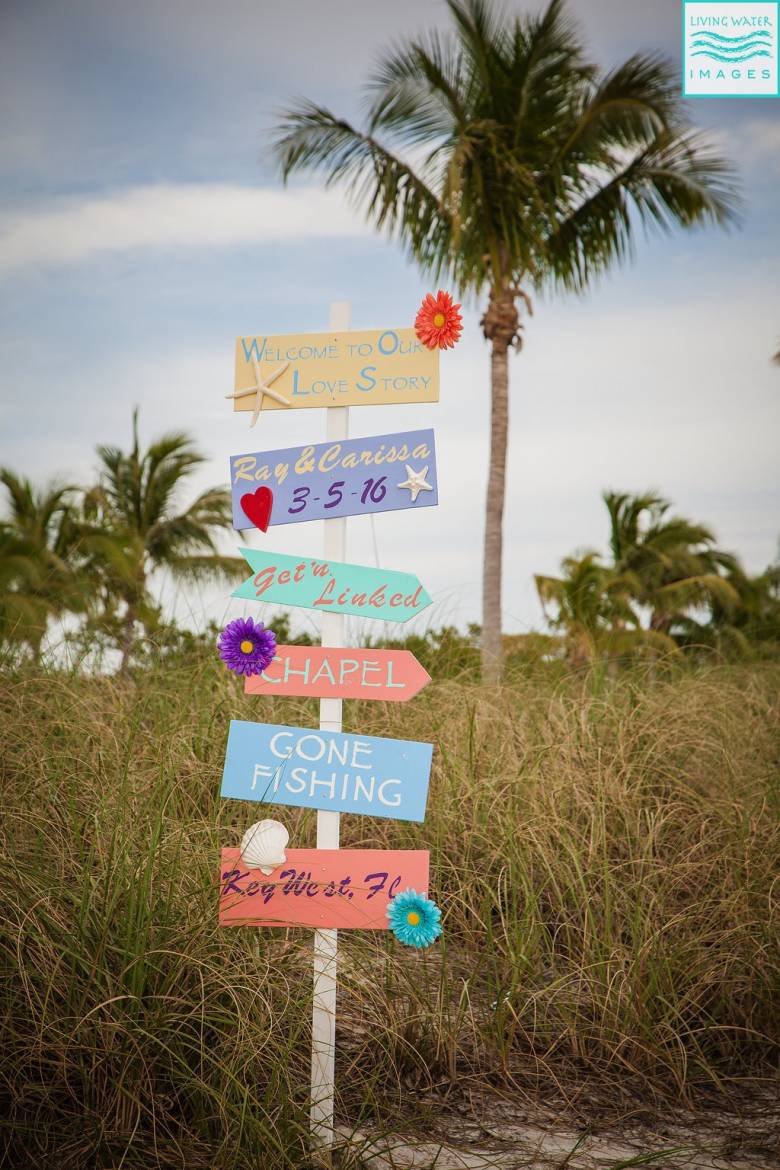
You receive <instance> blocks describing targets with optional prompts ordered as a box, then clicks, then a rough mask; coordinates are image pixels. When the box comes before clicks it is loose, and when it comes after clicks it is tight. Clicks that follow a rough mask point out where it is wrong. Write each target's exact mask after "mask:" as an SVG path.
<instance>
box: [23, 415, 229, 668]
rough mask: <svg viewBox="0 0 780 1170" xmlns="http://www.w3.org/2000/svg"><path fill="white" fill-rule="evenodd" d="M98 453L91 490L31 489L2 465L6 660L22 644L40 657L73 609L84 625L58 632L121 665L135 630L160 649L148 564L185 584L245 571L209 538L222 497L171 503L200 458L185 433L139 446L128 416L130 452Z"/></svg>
mask: <svg viewBox="0 0 780 1170" xmlns="http://www.w3.org/2000/svg"><path fill="white" fill-rule="evenodd" d="M98 454H99V456H100V460H101V473H100V478H99V480H98V482H97V483H96V484H95V485H94V486H92V487H89V488H81V487H75V486H67V487H64V486H59V485H56V484H55V485H51V486H49V487H47V488H44V489H43V490H42V491H40V492H38V491H36V489H35V488H34V487H33V485H32V484H30V483H29V481H27V480H25V479H22V478H20V477H18V476H16V475H15V474H14V473H13V472H12V471H10V470H8V469H4V470H2V471H0V483H2V485H3V486H4V487H5V489H6V497H7V503H8V510H9V516H8V518H7V519H6V520H4V521H2V522H0V649H3V650H5V651H6V653H10V655H11V657H13V655H14V651H15V649H16V648H18V647H19V646H24V645H26V646H27V647H29V649H30V651H31V652H32V656H33V657H34V658H35V659H38V658H39V657H40V653H41V644H42V642H43V638H44V636H45V633H46V630H47V627H48V626H49V624H50V621H51V620H52V619H57V618H62V617H63V616H65V615H69V614H76V615H79V616H80V617H82V618H83V624H82V626H81V628H80V629H79V630H78V631H77V632H74V631H73V630H69V631H67V632H66V634H65V640H66V642H67V643H68V644H69V646H70V647H71V649H73V648H74V647H75V648H77V650H78V653H79V658H80V659H81V658H84V657H87V656H88V655H90V654H91V656H92V657H93V658H95V656H96V655H97V657H98V658H100V655H101V653H104V652H106V651H107V650H109V649H110V648H112V647H118V648H119V649H120V650H121V652H122V667H123V668H126V667H127V666H128V665H129V663H130V660H131V657H132V656H133V655H134V654H135V653H136V651H137V643H136V639H137V634H138V630H139V628H140V629H141V630H142V631H143V633H144V635H145V637H146V639H147V640H148V639H149V638H152V644H153V645H154V646H156V647H158V648H162V647H163V646H164V645H166V646H168V648H170V644H171V640H172V633H171V628H170V627H167V626H166V623H165V621H164V619H163V615H162V613H161V610H160V607H159V605H158V604H157V602H156V601H155V599H154V596H153V593H152V589H151V578H152V575H153V574H154V573H155V572H158V571H161V570H163V571H165V572H167V573H170V574H172V575H173V576H174V577H175V578H178V579H183V580H185V581H203V580H213V579H217V580H224V579H226V578H227V579H230V578H239V577H241V576H242V575H243V574H244V572H245V566H244V562H243V560H241V558H240V557H225V556H223V555H222V554H221V553H220V552H219V549H218V546H217V537H218V535H219V533H220V532H221V531H222V530H224V529H226V528H230V527H231V522H232V515H231V507H230V493H229V492H228V491H226V490H224V489H222V488H210V489H208V490H206V491H204V492H201V494H200V495H199V496H197V498H196V499H195V500H194V501H193V502H192V503H191V504H189V506H187V507H185V508H183V509H182V508H181V507H180V505H179V499H178V497H179V496H180V493H181V489H182V487H183V486H184V485H185V483H186V481H187V479H188V478H189V477H190V476H191V475H192V474H193V472H195V471H197V469H198V468H199V467H200V466H201V465H202V464H203V462H204V457H203V456H202V455H201V454H200V453H199V452H198V451H197V450H196V449H195V447H194V446H193V443H192V441H191V439H189V438H188V437H187V435H185V434H183V433H178V432H177V433H174V434H170V435H164V436H163V437H162V438H160V439H157V440H155V441H154V442H153V443H152V444H151V445H150V447H149V448H148V449H147V450H146V451H142V450H141V448H140V445H139V440H138V416H137V412H135V414H134V415H133V445H132V448H131V450H130V451H129V452H124V451H122V450H121V449H120V448H118V447H106V446H101V447H99V448H98ZM177 637H178V638H179V641H181V640H182V638H184V635H178V636H177ZM174 640H175V639H174ZM193 644H194V643H193ZM149 649H150V648H149V646H147V648H146V650H144V651H142V652H141V654H140V656H139V657H140V658H141V659H143V658H144V657H148V654H149Z"/></svg>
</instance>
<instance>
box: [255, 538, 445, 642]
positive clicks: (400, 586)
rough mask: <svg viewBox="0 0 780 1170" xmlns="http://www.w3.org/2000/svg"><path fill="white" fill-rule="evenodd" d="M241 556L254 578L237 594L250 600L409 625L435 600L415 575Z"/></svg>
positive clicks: (267, 555)
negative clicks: (409, 622)
mask: <svg viewBox="0 0 780 1170" xmlns="http://www.w3.org/2000/svg"><path fill="white" fill-rule="evenodd" d="M326 523H328V524H329V523H331V521H326ZM333 523H334V524H335V523H336V521H333ZM341 523H343V521H341ZM241 555H242V557H243V558H244V560H245V561H246V562H247V564H248V565H249V567H250V569H251V570H252V573H253V575H252V576H251V577H250V578H249V579H248V580H247V581H244V583H243V585H239V586H238V588H237V589H234V590H233V596H234V597H244V598H246V599H247V600H249V601H276V602H280V603H281V604H282V605H296V606H300V607H301V608H302V609H318V610H320V612H322V613H333V614H342V613H350V614H355V615H356V616H358V617H370V618H379V619H382V620H384V621H389V622H408V621H409V619H410V618H412V617H414V615H415V614H417V613H420V611H421V610H423V609H425V608H426V606H428V605H430V604H431V601H432V600H433V598H432V597H430V596H429V594H428V593H426V592H425V590H424V589H423V587H422V585H421V584H420V582H419V580H418V579H417V577H414V576H413V575H412V574H411V573H398V572H396V571H395V570H392V569H373V568H369V567H368V566H367V565H345V564H343V563H341V562H337V561H335V560H329V559H325V560H319V561H315V560H308V559H306V558H305V557H295V556H289V555H288V554H286V553H274V552H266V551H265V550H263V551H259V550H258V549H254V548H242V549H241Z"/></svg>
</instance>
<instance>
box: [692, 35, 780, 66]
mask: <svg viewBox="0 0 780 1170" xmlns="http://www.w3.org/2000/svg"><path fill="white" fill-rule="evenodd" d="M690 48H691V49H695V50H696V51H695V52H691V53H690V56H691V57H709V58H710V59H711V60H712V61H723V62H725V63H726V64H727V65H736V64H738V63H739V62H740V61H749V60H750V59H751V58H752V57H770V56H771V55H772V54H771V48H772V34H771V33H770V32H769V30H766V31H761V32H753V33H748V34H747V36H736V37H727V36H724V34H723V33H716V32H709V31H702V32H698V33H696V34H695V36H694V38H693V40H692V41H691V42H690Z"/></svg>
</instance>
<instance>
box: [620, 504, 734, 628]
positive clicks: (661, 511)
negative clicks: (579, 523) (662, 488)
mask: <svg viewBox="0 0 780 1170" xmlns="http://www.w3.org/2000/svg"><path fill="white" fill-rule="evenodd" d="M603 498H604V502H605V504H606V505H607V511H608V512H609V519H610V541H609V542H610V548H611V551H612V561H613V564H612V570H613V572H615V573H617V574H623V575H626V574H628V575H630V576H631V578H632V579H633V581H634V582H635V589H634V598H635V600H636V601H637V602H638V603H639V604H640V605H642V606H646V607H648V608H649V609H650V628H651V629H652V630H655V631H657V632H659V633H662V634H671V632H672V629H673V627H674V626H675V624H676V623H679V622H680V621H687V620H688V618H689V611H690V610H691V609H695V608H696V607H700V606H707V605H711V604H713V603H717V604H719V605H720V606H721V607H725V608H726V609H733V608H734V607H735V606H736V605H737V604H738V603H739V595H738V592H737V590H736V588H735V586H734V584H733V583H732V582H731V581H729V580H728V579H727V577H725V576H723V575H722V574H723V573H724V572H725V573H727V574H728V573H731V572H734V571H736V570H737V567H738V566H737V561H736V558H735V557H734V556H732V555H731V554H730V553H727V552H724V551H722V550H721V549H718V548H717V547H716V546H715V537H714V535H713V533H712V532H711V531H710V529H709V528H706V527H705V526H704V525H703V524H696V523H694V522H693V521H691V520H686V519H685V517H682V516H670V515H668V513H669V509H670V507H671V504H670V502H669V501H668V500H665V499H663V497H661V496H659V495H656V494H655V493H653V492H646V493H644V494H642V495H630V494H628V493H620V492H605V493H604V497H603Z"/></svg>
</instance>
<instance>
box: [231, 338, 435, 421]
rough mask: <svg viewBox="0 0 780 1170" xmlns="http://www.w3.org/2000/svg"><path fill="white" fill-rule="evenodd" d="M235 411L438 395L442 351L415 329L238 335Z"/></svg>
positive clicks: (431, 398)
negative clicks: (424, 341)
mask: <svg viewBox="0 0 780 1170" xmlns="http://www.w3.org/2000/svg"><path fill="white" fill-rule="evenodd" d="M228 397H230V398H232V399H233V409H234V410H251V411H253V412H254V417H253V419H252V421H253V422H254V421H256V419H257V415H258V414H259V412H260V410H289V409H292V410H299V409H301V408H303V407H311V406H315V407H316V406H386V405H388V404H390V403H393V402H438V401H439V351H438V349H435V350H431V349H427V348H426V347H425V346H424V345H423V344H422V343H421V342H420V341H419V340H418V338H417V336H416V334H415V332H414V330H413V329H362V330H356V331H349V332H345V333H298V334H295V333H285V334H277V335H274V336H271V335H259V336H257V337H239V338H238V340H237V342H236V380H235V391H234V393H233V394H231V395H228Z"/></svg>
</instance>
